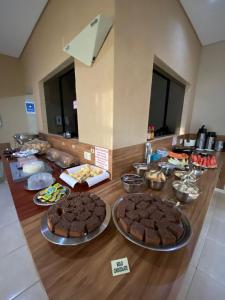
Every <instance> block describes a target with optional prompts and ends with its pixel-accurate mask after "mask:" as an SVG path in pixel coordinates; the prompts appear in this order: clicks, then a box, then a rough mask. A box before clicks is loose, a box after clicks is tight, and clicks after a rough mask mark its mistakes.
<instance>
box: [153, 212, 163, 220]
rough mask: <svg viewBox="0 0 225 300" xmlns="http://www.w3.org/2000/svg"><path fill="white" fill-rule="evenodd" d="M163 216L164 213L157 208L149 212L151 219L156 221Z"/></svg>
mask: <svg viewBox="0 0 225 300" xmlns="http://www.w3.org/2000/svg"><path fill="white" fill-rule="evenodd" d="M163 216H164V213H163V212H161V211H159V210H156V211H154V212H153V213H152V214H150V218H152V219H153V220H156V221H159V220H161V219H162V217H163Z"/></svg>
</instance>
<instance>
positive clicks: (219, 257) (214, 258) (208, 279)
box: [177, 191, 225, 300]
mask: <svg viewBox="0 0 225 300" xmlns="http://www.w3.org/2000/svg"><path fill="white" fill-rule="evenodd" d="M224 299H225V193H222V192H218V191H215V192H214V195H213V199H212V201H211V205H210V207H209V210H208V213H207V215H206V218H205V222H204V225H203V228H202V231H201V234H200V237H199V240H198V243H197V245H196V248H195V251H194V254H193V256H192V259H191V262H190V265H189V268H188V270H187V272H186V274H185V277H184V280H183V284H182V288H181V290H180V293H179V295H178V297H177V300H224Z"/></svg>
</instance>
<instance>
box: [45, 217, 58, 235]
mask: <svg viewBox="0 0 225 300" xmlns="http://www.w3.org/2000/svg"><path fill="white" fill-rule="evenodd" d="M59 221H60V217H59V216H58V215H48V219H47V223H48V228H49V230H50V231H51V232H53V233H54V231H55V225H56V224H57V223H58V222H59Z"/></svg>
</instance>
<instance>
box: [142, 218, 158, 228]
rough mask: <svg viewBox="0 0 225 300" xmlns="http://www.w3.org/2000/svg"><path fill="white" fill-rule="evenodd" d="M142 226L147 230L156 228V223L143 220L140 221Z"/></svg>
mask: <svg viewBox="0 0 225 300" xmlns="http://www.w3.org/2000/svg"><path fill="white" fill-rule="evenodd" d="M140 223H141V224H143V225H144V226H145V227H147V228H152V229H154V228H155V221H154V220H151V219H141V221H140Z"/></svg>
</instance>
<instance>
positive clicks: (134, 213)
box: [126, 210, 140, 221]
mask: <svg viewBox="0 0 225 300" xmlns="http://www.w3.org/2000/svg"><path fill="white" fill-rule="evenodd" d="M126 217H128V218H129V219H131V220H132V221H139V219H140V217H139V214H138V212H137V211H135V210H131V211H127V212H126Z"/></svg>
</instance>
